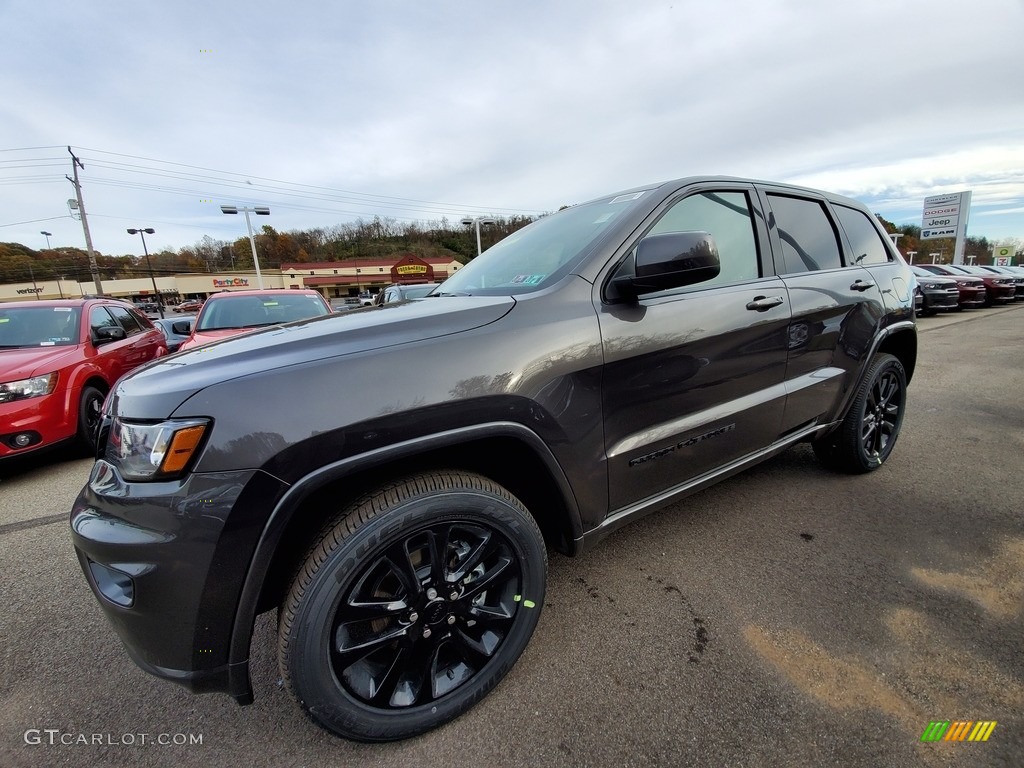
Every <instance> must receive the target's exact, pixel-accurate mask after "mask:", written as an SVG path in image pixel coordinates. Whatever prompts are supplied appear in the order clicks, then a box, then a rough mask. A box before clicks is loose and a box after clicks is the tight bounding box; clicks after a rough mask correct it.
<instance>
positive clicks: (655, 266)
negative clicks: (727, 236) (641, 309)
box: [612, 232, 722, 301]
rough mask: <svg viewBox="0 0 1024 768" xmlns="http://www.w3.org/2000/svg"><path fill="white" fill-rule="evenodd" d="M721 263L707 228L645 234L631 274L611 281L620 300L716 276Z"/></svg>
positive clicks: (632, 299) (629, 299)
mask: <svg viewBox="0 0 1024 768" xmlns="http://www.w3.org/2000/svg"><path fill="white" fill-rule="evenodd" d="M721 268H722V263H721V260H720V259H719V256H718V246H717V245H716V244H715V239H714V238H713V237H712V236H711V235H710V234H708V233H707V232H665V233H664V234H660V235H648V236H647V237H645V238H644V239H643V240H641V241H640V244H639V245H638V246H637V249H636V270H635V274H633V275H625V276H622V277H617V278H615V279H614V280H613V281H612V285H613V286H614V287H615V289H616V291H617V293H618V296H619V298H620V300H626V301H635V300H636V298H637V297H638V296H641V295H643V294H645V293H654V292H655V291H664V290H668V289H670V288H681V287H682V286H684V285H694V284H695V283H702V282H704V281H705V280H710V279H712V278H714V277H717V276H718V273H719V272H720V271H721Z"/></svg>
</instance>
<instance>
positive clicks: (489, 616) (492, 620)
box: [466, 605, 515, 626]
mask: <svg viewBox="0 0 1024 768" xmlns="http://www.w3.org/2000/svg"><path fill="white" fill-rule="evenodd" d="M466 615H467V616H469V617H471V618H472V619H473V620H475V621H476V622H477V623H479V624H484V625H500V626H504V625H506V624H508V623H510V622H511V621H512V619H513V618H515V611H511V610H509V609H508V608H506V607H505V606H504V605H474V606H473V607H472V608H470V609H469V610H468V611H467V612H466Z"/></svg>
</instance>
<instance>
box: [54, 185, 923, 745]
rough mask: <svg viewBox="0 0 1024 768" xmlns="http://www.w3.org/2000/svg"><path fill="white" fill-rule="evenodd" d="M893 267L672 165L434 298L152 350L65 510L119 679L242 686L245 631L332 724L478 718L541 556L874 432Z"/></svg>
mask: <svg viewBox="0 0 1024 768" xmlns="http://www.w3.org/2000/svg"><path fill="white" fill-rule="evenodd" d="M914 288H915V279H914V277H913V275H912V274H911V272H910V270H909V268H908V267H907V265H906V264H905V263H904V262H903V260H902V259H901V258H900V257H899V254H898V253H897V252H896V251H895V249H894V248H893V246H892V245H891V243H890V242H889V239H888V238H887V237H886V236H885V233H884V231H883V230H882V229H881V228H880V227H879V225H878V223H877V221H876V219H875V217H874V216H872V215H871V213H870V212H869V211H868V210H867V209H866V208H865V207H863V206H862V205H860V204H858V203H856V202H854V201H852V200H849V199H846V198H842V197H838V196H835V195H830V194H826V193H823V192H817V191H813V190H808V189H801V188H795V187H790V186H783V185H779V184H769V183H761V182H752V181H745V180H740V179H732V178H689V179H682V180H678V181H673V182H668V183H664V184H660V185H654V186H648V187H642V188H638V189H633V190H629V191H626V192H621V193H618V194H615V195H610V196H608V197H603V198H600V199H598V200H594V201H592V202H589V203H585V204H582V205H577V206H575V207H571V208H568V209H566V210H563V211H561V212H559V213H556V214H553V215H550V216H546V217H543V218H541V219H539V220H538V221H536V222H534V223H533V224H531V225H530V226H528V227H526V228H525V229H522V230H520V231H518V232H516V233H515V234H513V235H510V236H509V237H506V238H505V239H504V240H502V241H501V242H499V243H498V244H497V245H495V246H494V247H493V248H491V249H490V250H488V251H487V252H486V253H484V254H483V255H482V256H480V257H478V258H477V259H475V260H474V261H472V262H470V263H469V264H468V265H467V266H466V267H465V268H464V269H460V270H459V271H458V272H457V273H456V274H455V275H454V276H452V277H451V278H450V279H449V280H448V281H447V282H445V283H444V284H443V285H441V286H440V287H439V288H438V289H437V290H436V291H435V293H436V294H439V295H435V296H431V297H428V298H425V299H423V300H421V301H414V302H400V303H396V304H388V305H384V306H382V307H379V308H376V309H372V310H369V311H363V312H353V313H346V314H342V315H332V316H328V317H323V318H316V319H310V320H304V321H300V322H296V323H290V324H286V325H280V326H274V327H271V328H268V329H266V330H264V331H261V332H257V333H254V334H250V335H246V336H244V337H239V338H236V339H230V340H227V341H224V342H220V343H216V344H211V345H210V346H208V347H205V348H202V349H199V350H195V351H190V352H185V353H181V354H178V355H176V356H174V357H172V358H169V359H167V360H166V362H162V363H156V364H153V365H150V366H148V367H145V368H143V369H141V370H140V371H138V372H136V373H134V374H132V375H131V376H128V377H127V378H125V379H123V380H122V381H121V382H120V383H119V384H118V385H117V387H116V388H115V390H114V391H113V392H112V393H111V395H110V397H108V399H107V401H106V404H105V407H104V412H103V423H102V429H101V434H100V436H99V445H98V458H97V461H96V463H95V465H94V468H93V470H92V473H91V476H90V478H89V481H88V483H87V485H86V486H85V488H84V489H83V490H82V492H81V495H80V496H79V498H78V499H77V501H76V503H75V505H74V508H73V510H72V513H71V529H72V532H73V539H74V544H75V547H76V550H77V552H78V557H79V559H80V561H81V565H82V569H83V571H84V573H85V576H86V578H87V579H88V581H89V584H90V586H91V587H92V589H93V591H94V592H95V594H96V596H97V598H98V600H99V603H100V605H101V606H102V608H103V610H104V611H105V613H106V614H107V616H108V617H109V619H110V621H111V623H112V624H113V625H114V627H115V629H116V630H117V632H118V634H119V635H120V637H121V639H122V640H123V641H124V644H125V646H126V647H127V649H128V652H129V654H130V655H131V656H132V658H133V659H134V660H135V661H136V663H138V664H139V665H140V666H141V667H142V668H143V669H146V670H148V671H149V672H151V673H153V674H156V675H159V676H161V677H164V678H167V679H170V680H174V681H176V682H179V683H182V684H184V685H186V686H188V687H189V688H191V689H192V690H193V691H222V692H227V693H229V694H231V695H233V696H234V697H235V699H236V700H237V701H238V702H240V703H249V702H251V701H252V695H253V694H252V687H251V684H250V679H249V658H250V657H249V646H250V640H251V637H252V628H253V622H254V619H255V617H256V615H257V614H258V613H260V612H262V611H266V610H270V609H277V611H278V617H279V619H278V627H279V643H278V658H279V665H280V672H281V676H282V678H283V680H284V683H285V685H286V687H287V689H288V690H289V691H290V692H291V693H292V695H293V696H294V697H295V699H296V700H297V702H298V703H299V705H300V706H301V707H302V708H303V709H304V710H305V712H306V713H307V714H308V715H309V716H310V717H312V718H313V719H314V720H315V721H316V722H318V723H319V724H321V725H322V726H324V727H326V728H328V729H330V730H331V731H333V732H335V733H337V734H340V735H343V736H346V737H349V738H354V739H360V740H366V741H384V740H390V739H399V738H404V737H408V736H412V735H414V734H418V733H421V732H423V731H425V730H428V729H430V728H433V727H436V726H437V725H439V724H441V723H444V722H446V721H448V720H450V719H452V718H454V717H456V716H457V715H459V714H460V713H462V712H464V711H465V710H467V709H468V708H469V707H471V706H472V705H473V704H474V703H475V702H477V701H479V700H480V698H482V697H483V696H484V695H485V694H486V693H487V692H488V691H490V690H491V688H493V687H494V686H495V685H496V684H497V683H498V681H499V680H500V679H501V678H502V677H503V676H504V675H505V674H506V673H507V672H508V670H509V669H510V668H511V667H512V665H513V664H514V662H515V661H516V659H517V658H518V657H519V655H520V654H521V653H522V651H523V649H524V648H525V646H526V644H527V642H528V641H529V639H530V636H531V634H532V633H533V631H534V627H535V626H536V624H537V620H538V617H539V615H540V611H541V609H542V607H543V605H544V592H545V580H546V570H547V548H548V547H551V548H553V549H555V550H558V551H562V552H566V553H577V552H580V551H582V550H584V549H586V548H588V547H591V546H593V545H595V544H596V543H597V542H599V541H600V540H601V539H602V538H603V537H605V536H606V535H608V534H609V533H610V532H611V531H613V530H615V529H617V528H618V527H619V526H621V525H622V524H624V523H626V522H628V521H630V520H634V519H636V518H637V517H639V516H641V515H644V514H647V513H650V512H652V511H654V510H657V509H659V508H662V507H664V506H666V505H667V504H670V503H672V502H675V501H678V500H679V499H680V498H682V497H684V496H686V495H687V494H689V493H692V492H694V491H696V490H698V489H700V488H703V487H705V486H707V485H709V484H711V483H713V482H715V481H717V480H720V479H722V478H725V477H728V476H730V475H733V474H735V473H736V472H738V471H740V470H742V469H744V468H745V467H749V466H750V465H752V464H754V463H756V462H759V461H762V460H764V459H766V458H768V457H769V456H772V455H774V454H777V453H778V452H780V451H782V450H784V449H785V448H787V447H788V446H791V445H793V444H794V443H797V442H800V441H809V442H811V444H812V445H813V447H814V450H815V452H816V453H817V455H818V456H819V457H820V459H821V460H822V461H823V462H824V463H825V464H826V465H828V466H829V467H831V468H834V469H837V470H841V471H847V472H851V473H863V472H868V471H871V470H874V469H876V468H878V467H879V466H880V465H881V464H882V463H883V462H884V461H885V460H886V458H887V457H888V456H889V454H890V452H891V451H892V450H893V446H894V444H895V443H896V439H897V437H898V435H899V432H900V425H901V424H902V421H903V413H904V407H905V397H906V389H907V382H908V381H909V380H910V377H911V375H912V374H913V370H914V362H915V359H916V353H917V336H916V330H915V325H914V316H913V292H914Z"/></svg>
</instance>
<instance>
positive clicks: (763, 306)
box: [747, 296, 785, 312]
mask: <svg viewBox="0 0 1024 768" xmlns="http://www.w3.org/2000/svg"><path fill="white" fill-rule="evenodd" d="M784 301H785V299H783V298H782V297H781V296H758V297H756V298H755V299H754V300H753V301H750V302H747V309H749V310H752V311H754V312H764V311H766V310H769V309H771V308H772V307H777V306H779V304H781V303H782V302H784Z"/></svg>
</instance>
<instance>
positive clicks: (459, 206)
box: [81, 147, 542, 213]
mask: <svg viewBox="0 0 1024 768" xmlns="http://www.w3.org/2000/svg"><path fill="white" fill-rule="evenodd" d="M81 149H82V150H83V151H85V152H99V153H100V154H104V155H112V156H114V157H127V158H131V159H132V160H145V161H147V162H151V163H160V164H162V165H173V166H177V167H180V168H191V169H193V170H197V171H206V172H208V173H216V174H225V175H228V176H236V177H239V178H240V179H241V180H243V181H247V180H251V179H259V180H260V181H267V182H271V183H273V184H287V185H289V186H295V187H305V188H307V189H317V190H322V191H326V192H334V193H338V194H347V195H360V196H364V197H374V198H380V199H382V200H396V201H401V202H410V203H424V204H427V205H438V206H444V207H446V208H453V209H456V208H457V209H462V208H466V207H470V208H480V209H482V210H484V209H486V208H485V207H484V206H468V205H466V204H463V203H448V202H441V201H437V200H419V199H415V198H406V197H394V196H391V195H377V194H373V193H368V192H358V191H354V190H346V189H337V188H334V187H324V186H318V185H314V184H301V183H298V182H291V181H287V180H283V179H274V178H270V177H266V176H256V175H253V174H244V173H237V172H235V171H225V170H220V169H217V168H207V167H205V166H201V165H189V164H187V163H177V162H173V161H170V160H159V159H157V158H152V157H142V156H139V155H128V154H123V153H120V152H108V151H106V150H102V149H91V148H89V147H82V148H81ZM90 159H93V160H96V162H102V160H99V159H97V158H90ZM108 162H109V161H108ZM124 165H126V166H128V167H138V168H147V167H146V166H136V165H135V164H130V163H125V164H124ZM486 210H492V209H486ZM495 210H508V211H520V212H523V213H542V211H539V210H531V209H526V208H523V209H518V208H498V209H495Z"/></svg>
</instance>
